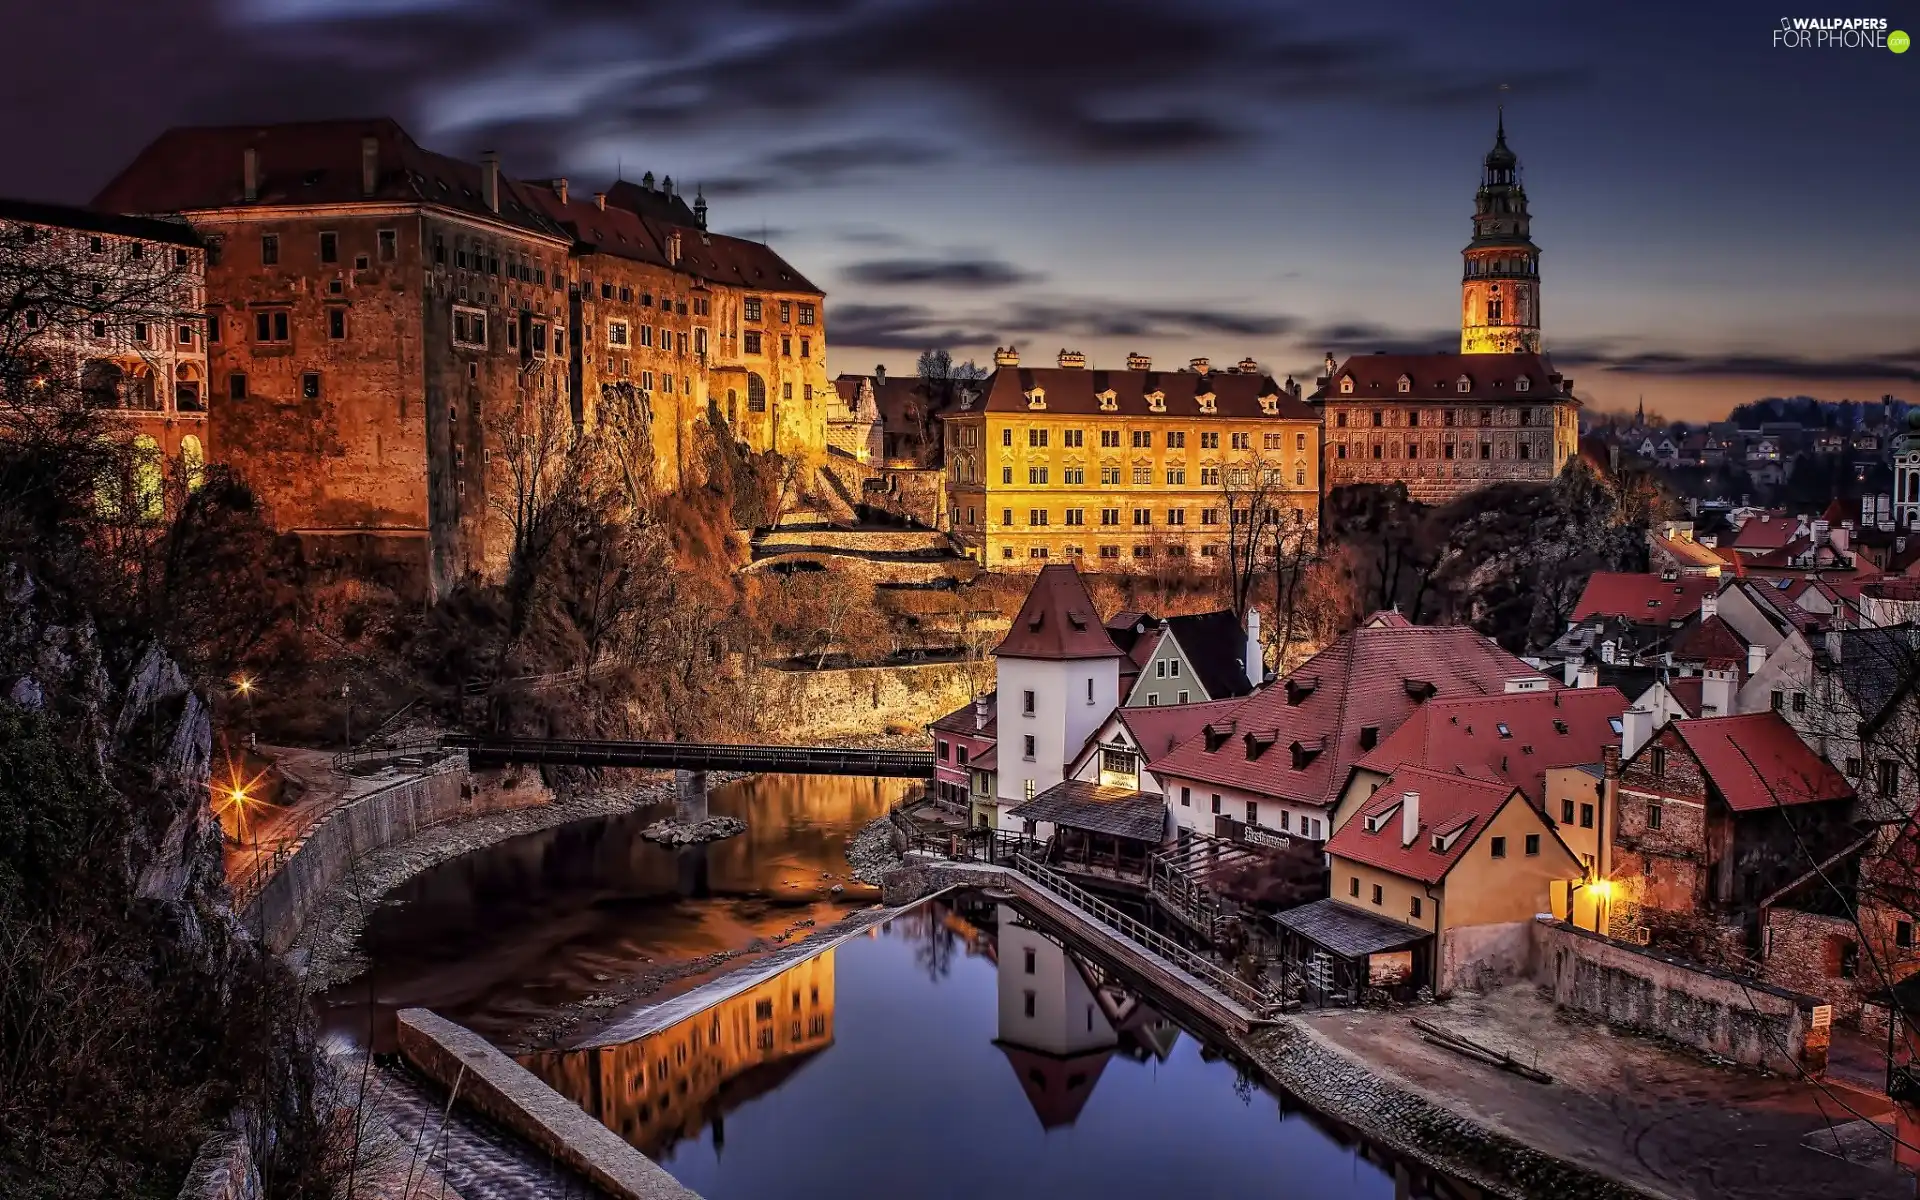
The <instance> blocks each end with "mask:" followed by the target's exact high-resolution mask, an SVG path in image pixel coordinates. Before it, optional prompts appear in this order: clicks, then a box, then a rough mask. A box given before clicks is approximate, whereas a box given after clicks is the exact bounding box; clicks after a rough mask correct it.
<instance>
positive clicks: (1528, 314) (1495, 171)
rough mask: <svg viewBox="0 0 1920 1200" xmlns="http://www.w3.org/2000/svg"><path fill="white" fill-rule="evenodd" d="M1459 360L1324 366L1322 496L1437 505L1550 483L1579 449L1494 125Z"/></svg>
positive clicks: (1523, 203) (1373, 358) (1465, 281)
mask: <svg viewBox="0 0 1920 1200" xmlns="http://www.w3.org/2000/svg"><path fill="white" fill-rule="evenodd" d="M1461 257H1462V259H1463V260H1464V268H1463V272H1462V276H1461V283H1460V352H1459V353H1457V354H1391V355H1389V354H1368V355H1354V356H1353V357H1351V358H1349V359H1348V360H1347V361H1346V362H1345V363H1339V362H1336V361H1335V360H1334V358H1333V356H1332V355H1328V356H1327V361H1326V373H1325V374H1324V375H1323V376H1321V378H1320V380H1319V387H1318V390H1316V391H1315V392H1314V394H1313V396H1312V397H1311V399H1312V402H1313V404H1314V405H1315V406H1316V407H1318V408H1319V409H1320V411H1321V415H1322V419H1323V423H1324V425H1325V432H1326V470H1325V478H1326V485H1327V487H1328V488H1330V489H1331V488H1336V487H1344V486H1347V485H1350V484H1361V483H1392V482H1395V481H1399V482H1403V483H1405V484H1406V485H1407V491H1408V494H1409V495H1411V496H1412V497H1413V498H1414V499H1415V500H1419V501H1422V502H1424V503H1428V504H1441V503H1445V502H1446V501H1448V500H1451V499H1453V498H1454V497H1456V496H1459V495H1461V494H1463V493H1466V492H1470V491H1473V490H1475V489H1477V488H1482V487H1487V486H1489V485H1491V484H1497V483H1547V482H1549V481H1551V480H1552V479H1553V478H1554V477H1555V476H1556V475H1558V474H1559V473H1560V469H1561V468H1562V467H1564V466H1565V465H1566V462H1567V460H1568V459H1570V458H1572V457H1573V456H1574V455H1575V454H1576V453H1578V451H1579V441H1580V426H1579V412H1580V401H1579V400H1578V399H1577V398H1576V397H1575V395H1574V391H1573V380H1572V379H1570V378H1568V377H1567V376H1565V375H1562V374H1561V373H1560V372H1559V371H1557V370H1555V369H1554V366H1553V363H1552V361H1551V360H1550V359H1549V358H1548V356H1547V355H1546V353H1545V352H1544V350H1543V349H1542V346H1541V339H1540V249H1539V247H1538V246H1535V245H1534V244H1533V237H1532V228H1531V216H1530V215H1529V213H1528V211H1527V195H1526V190H1525V189H1524V188H1523V187H1522V186H1521V184H1520V160H1519V158H1518V157H1517V156H1516V155H1515V154H1514V153H1513V151H1512V150H1511V149H1510V148H1508V146H1507V132H1506V123H1505V121H1504V119H1503V120H1502V121H1501V123H1500V126H1499V129H1498V131H1497V133H1496V134H1495V137H1494V144H1493V149H1492V150H1491V151H1489V152H1488V153H1487V156H1486V159H1485V162H1484V163H1483V166H1482V172H1481V178H1480V188H1479V191H1478V192H1477V193H1476V194H1475V197H1474V216H1473V239H1472V240H1471V241H1470V242H1468V243H1467V246H1466V248H1465V249H1464V250H1462V251H1461Z"/></svg>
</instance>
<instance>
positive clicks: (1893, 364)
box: [1548, 342, 1920, 383]
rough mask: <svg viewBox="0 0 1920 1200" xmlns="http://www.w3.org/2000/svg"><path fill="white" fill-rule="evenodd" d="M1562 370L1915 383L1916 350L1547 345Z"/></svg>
mask: <svg viewBox="0 0 1920 1200" xmlns="http://www.w3.org/2000/svg"><path fill="white" fill-rule="evenodd" d="M1548 349H1549V350H1550V351H1551V353H1552V354H1553V358H1554V361H1555V362H1556V363H1558V364H1560V365H1562V366H1575V367H1578V366H1588V367H1597V368H1599V369H1601V370H1605V371H1613V372H1618V373H1620V374H1624V375H1677V376H1687V377H1693V378H1721V379H1794V380H1804V381H1807V382H1811V383H1823V382H1825V383H1848V382H1867V381H1880V380H1898V381H1901V382H1905V383H1920V347H1915V348H1913V349H1910V350H1904V351H1893V352H1885V353H1879V354H1862V355H1849V356H1844V357H1830V358H1816V357H1812V356H1806V355H1794V354H1689V353H1681V352H1676V351H1667V350H1623V349H1620V348H1618V343H1613V342H1592V343H1572V344H1568V345H1565V346H1550V347H1548Z"/></svg>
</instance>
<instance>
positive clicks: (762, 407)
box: [747, 375, 767, 413]
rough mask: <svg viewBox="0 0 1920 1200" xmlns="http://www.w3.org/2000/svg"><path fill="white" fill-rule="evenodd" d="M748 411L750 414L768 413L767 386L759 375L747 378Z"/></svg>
mask: <svg viewBox="0 0 1920 1200" xmlns="http://www.w3.org/2000/svg"><path fill="white" fill-rule="evenodd" d="M747 411H748V412H750V413H761V412H765V411H767V385H766V382H765V381H764V380H762V379H761V378H760V377H759V376H758V375H748V376H747Z"/></svg>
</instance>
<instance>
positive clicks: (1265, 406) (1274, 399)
mask: <svg viewBox="0 0 1920 1200" xmlns="http://www.w3.org/2000/svg"><path fill="white" fill-rule="evenodd" d="M1260 411H1261V412H1263V413H1265V414H1266V415H1267V416H1269V417H1272V416H1277V415H1278V414H1279V412H1280V397H1278V396H1262V397H1260Z"/></svg>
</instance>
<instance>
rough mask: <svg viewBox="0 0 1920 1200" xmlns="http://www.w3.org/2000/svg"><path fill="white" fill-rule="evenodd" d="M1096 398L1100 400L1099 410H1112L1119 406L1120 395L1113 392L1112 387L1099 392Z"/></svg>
mask: <svg viewBox="0 0 1920 1200" xmlns="http://www.w3.org/2000/svg"><path fill="white" fill-rule="evenodd" d="M1098 399H1099V401H1100V411H1101V412H1113V411H1114V410H1116V409H1118V408H1119V407H1120V397H1119V396H1118V395H1116V394H1115V393H1114V390H1113V389H1112V388H1108V389H1107V390H1106V391H1104V392H1101V393H1100V395H1099V397H1098Z"/></svg>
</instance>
